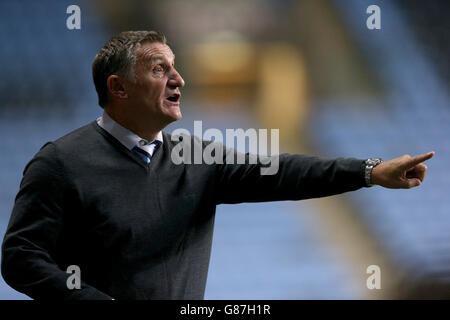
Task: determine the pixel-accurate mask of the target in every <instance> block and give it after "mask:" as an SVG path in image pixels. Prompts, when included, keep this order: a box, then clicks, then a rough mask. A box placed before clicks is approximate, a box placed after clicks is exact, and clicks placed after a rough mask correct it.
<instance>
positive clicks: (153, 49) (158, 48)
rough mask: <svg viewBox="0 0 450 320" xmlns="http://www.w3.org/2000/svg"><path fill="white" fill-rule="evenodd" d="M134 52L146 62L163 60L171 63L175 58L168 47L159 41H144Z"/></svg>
mask: <svg viewBox="0 0 450 320" xmlns="http://www.w3.org/2000/svg"><path fill="white" fill-rule="evenodd" d="M136 54H137V56H138V59H139V60H141V61H142V62H145V63H148V62H152V61H156V60H164V61H167V62H169V63H170V64H172V63H173V62H174V60H175V55H174V54H173V52H172V50H171V49H170V47H169V46H168V45H166V44H163V43H160V42H144V43H141V44H140V45H139V46H138V47H137V49H136Z"/></svg>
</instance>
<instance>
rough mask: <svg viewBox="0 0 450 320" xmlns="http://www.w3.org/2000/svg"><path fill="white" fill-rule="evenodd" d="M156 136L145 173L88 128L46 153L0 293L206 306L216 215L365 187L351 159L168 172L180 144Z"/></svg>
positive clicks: (290, 159) (285, 158)
mask: <svg viewBox="0 0 450 320" xmlns="http://www.w3.org/2000/svg"><path fill="white" fill-rule="evenodd" d="M163 135H164V143H163V145H162V146H161V147H160V148H159V149H158V151H157V152H156V153H155V155H154V156H153V158H152V161H151V163H150V164H149V165H147V164H146V163H144V162H143V161H142V160H141V158H140V157H139V156H137V155H135V154H134V153H132V152H130V151H129V150H128V149H127V148H126V147H125V146H123V145H122V144H121V143H120V142H119V141H117V140H116V139H115V138H114V137H113V136H111V135H110V134H109V133H107V132H106V131H105V130H103V129H102V128H101V127H99V126H98V125H97V123H96V122H95V121H94V122H92V123H90V124H88V125H86V126H84V127H81V128H79V129H77V130H75V131H73V132H71V133H69V134H68V135H66V136H64V137H62V138H60V139H58V140H56V141H54V142H49V143H47V144H45V145H44V146H43V147H42V148H41V150H40V151H39V152H38V153H37V154H36V155H35V157H34V158H33V159H32V160H31V161H30V162H29V163H28V164H27V166H26V168H25V170H24V176H23V179H22V182H21V185H20V191H19V192H18V194H17V196H16V199H15V205H14V209H13V212H12V215H11V219H10V222H9V225H8V228H7V231H6V235H5V238H4V240H3V245H2V264H1V270H2V275H3V277H4V279H5V281H6V282H7V283H8V284H9V285H10V286H12V287H13V288H15V289H16V290H18V291H20V292H23V293H25V294H27V295H28V296H30V297H32V298H35V299H111V298H115V299H203V296H204V290H205V285H206V277H207V273H208V266H209V259H210V251H211V243H212V235H213V225H214V214H215V208H216V205H218V204H220V203H239V202H255V201H275V200H300V199H307V198H313V197H322V196H328V195H333V194H338V193H342V192H346V191H351V190H356V189H358V188H361V187H363V186H364V185H365V183H364V172H363V160H357V159H342V158H340V159H326V158H319V157H314V156H305V155H287V154H283V155H280V163H279V170H278V173H277V174H275V175H261V174H260V165H259V164H213V165H207V164H179V165H176V164H174V163H173V162H172V161H171V158H170V152H171V150H172V149H173V148H174V146H175V145H176V144H177V143H179V142H173V141H171V136H170V135H169V134H167V133H163ZM187 139H192V140H191V141H192V142H193V143H200V144H201V145H202V146H203V147H205V146H206V145H207V143H208V142H205V141H200V140H199V139H198V138H196V137H187ZM225 150H226V151H227V152H230V149H225ZM231 152H233V151H232V150H231ZM69 265H77V266H79V267H80V270H81V281H82V286H81V289H72V290H70V289H68V287H67V285H66V281H67V279H68V277H69V276H70V274H69V273H67V272H66V270H67V267H68V266H69Z"/></svg>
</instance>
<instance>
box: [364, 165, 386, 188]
mask: <svg viewBox="0 0 450 320" xmlns="http://www.w3.org/2000/svg"><path fill="white" fill-rule="evenodd" d="M382 162H383V159H381V158H369V159H367V160H366V163H365V169H364V179H365V181H366V186H367V187H372V186H373V184H372V183H371V182H372V181H371V177H372V170H373V168H375V167H376V166H377V165H379V164H380V163H382Z"/></svg>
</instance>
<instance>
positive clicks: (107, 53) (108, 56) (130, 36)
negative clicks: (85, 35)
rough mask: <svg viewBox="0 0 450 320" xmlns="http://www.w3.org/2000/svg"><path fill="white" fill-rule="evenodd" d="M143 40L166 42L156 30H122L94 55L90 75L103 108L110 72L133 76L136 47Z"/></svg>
mask: <svg viewBox="0 0 450 320" xmlns="http://www.w3.org/2000/svg"><path fill="white" fill-rule="evenodd" d="M143 42H160V43H162V44H167V40H166V37H165V36H164V34H162V33H161V32H157V31H124V32H121V33H119V34H118V35H116V36H114V37H112V38H111V39H110V40H109V41H108V42H107V43H106V44H105V45H104V46H103V48H101V49H100V51H99V52H98V53H97V55H96V56H95V59H94V62H93V64H92V76H93V78H94V84H95V90H97V95H98V104H99V105H100V106H101V107H102V108H104V107H105V105H106V104H107V102H108V88H107V85H106V80H107V79H108V77H109V76H110V75H112V74H117V75H120V76H123V77H129V78H130V79H133V78H134V66H135V64H136V60H137V58H136V47H137V46H138V45H139V44H141V43H143Z"/></svg>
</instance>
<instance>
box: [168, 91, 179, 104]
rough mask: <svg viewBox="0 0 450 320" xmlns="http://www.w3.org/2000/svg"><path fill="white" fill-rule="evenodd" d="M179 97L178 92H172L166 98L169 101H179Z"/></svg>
mask: <svg viewBox="0 0 450 320" xmlns="http://www.w3.org/2000/svg"><path fill="white" fill-rule="evenodd" d="M180 97H181V95H180V94H179V93H174V94H173V95H171V96H169V97H167V98H166V99H167V100H169V101H170V102H178V101H180Z"/></svg>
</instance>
